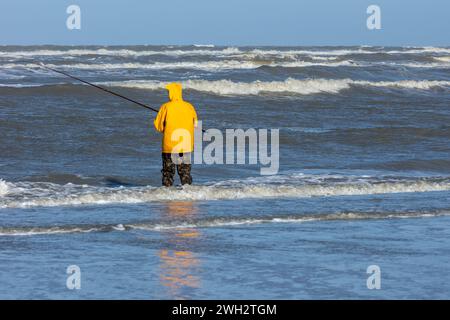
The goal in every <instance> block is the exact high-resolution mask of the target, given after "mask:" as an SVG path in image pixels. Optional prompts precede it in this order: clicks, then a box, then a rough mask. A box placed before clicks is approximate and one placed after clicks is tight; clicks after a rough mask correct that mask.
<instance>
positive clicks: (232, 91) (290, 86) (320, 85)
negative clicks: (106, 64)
mask: <svg viewBox="0 0 450 320" xmlns="http://www.w3.org/2000/svg"><path fill="white" fill-rule="evenodd" d="M101 84H103V85H107V86H113V87H125V88H137V89H147V90H159V89H163V88H164V86H165V83H164V82H158V81H145V80H142V81H139V80H138V81H133V80H132V81H121V82H104V83H101ZM183 86H184V88H185V89H191V90H195V91H202V92H208V93H213V94H218V95H256V94H259V93H261V92H269V93H283V92H290V93H294V94H302V95H307V94H314V93H321V92H324V93H339V92H340V91H342V90H346V89H350V88H351V87H352V86H363V87H385V88H400V89H419V90H430V89H432V88H437V87H442V88H447V87H449V86H450V81H434V80H420V81H414V80H403V81H378V82H376V81H374V82H373V81H360V80H351V79H338V80H328V79H305V80H298V79H293V78H289V79H286V80H285V81H270V82H263V81H254V82H233V81H230V80H216V81H208V80H187V81H185V82H183Z"/></svg>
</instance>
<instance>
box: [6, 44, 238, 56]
mask: <svg viewBox="0 0 450 320" xmlns="http://www.w3.org/2000/svg"><path fill="white" fill-rule="evenodd" d="M198 47H204V48H213V47H210V46H198ZM240 52H241V50H239V49H238V48H235V47H228V48H225V49H219V50H215V49H211V50H205V49H195V50H192V49H188V50H181V49H173V50H167V49H163V50H132V49H106V48H100V49H68V50H52V49H39V50H22V51H0V57H8V58H16V57H34V56H85V55H96V56H119V57H140V56H154V55H166V56H197V55H198V56H203V55H219V56H221V55H232V54H237V53H240Z"/></svg>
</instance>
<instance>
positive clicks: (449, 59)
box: [433, 56, 450, 62]
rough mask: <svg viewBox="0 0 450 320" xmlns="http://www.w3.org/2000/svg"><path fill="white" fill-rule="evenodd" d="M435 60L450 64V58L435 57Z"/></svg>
mask: <svg viewBox="0 0 450 320" xmlns="http://www.w3.org/2000/svg"><path fill="white" fill-rule="evenodd" d="M433 59H434V60H437V61H442V62H450V56H445V57H434V58H433Z"/></svg>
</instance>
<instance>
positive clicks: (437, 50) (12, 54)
mask: <svg viewBox="0 0 450 320" xmlns="http://www.w3.org/2000/svg"><path fill="white" fill-rule="evenodd" d="M377 53H387V54H423V53H429V54H445V53H450V48H443V47H422V48H419V47H418V48H403V49H401V50H399V49H395V50H394V49H390V48H376V47H370V46H365V47H358V48H345V49H341V48H320V47H316V48H305V49H288V48H278V49H272V48H259V49H251V48H249V49H244V48H236V47H226V48H216V47H215V46H214V45H194V48H176V47H175V48H172V49H168V48H160V49H157V48H154V49H151V50H149V49H141V50H134V49H124V48H111V47H110V48H84V49H35V50H21V51H0V57H8V58H20V57H34V56H85V55H95V56H118V57H141V56H154V55H166V56H196V55H203V56H205V55H210V56H242V55H247V56H286V55H313V56H314V55H317V56H329V55H335V56H343V55H350V54H377Z"/></svg>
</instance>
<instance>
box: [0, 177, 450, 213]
mask: <svg viewBox="0 0 450 320" xmlns="http://www.w3.org/2000/svg"><path fill="white" fill-rule="evenodd" d="M448 190H450V179H449V178H416V179H412V178H390V177H375V178H370V177H352V176H350V177H347V176H330V175H323V176H321V175H318V176H317V175H302V174H300V175H298V174H292V175H278V176H272V177H259V178H251V179H245V180H228V181H219V182H215V183H210V184H204V185H193V186H184V187H182V188H164V187H152V186H145V187H125V186H121V187H101V186H92V185H76V184H72V183H68V184H65V185H59V184H54V183H49V182H17V183H9V185H8V193H7V194H6V195H5V196H3V197H2V198H0V208H29V207H55V206H80V205H107V204H120V203H124V204H130V203H145V202H154V201H180V200H190V201H211V200H232V199H262V198H307V197H329V196H351V195H372V194H389V193H411V192H432V191H448Z"/></svg>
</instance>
